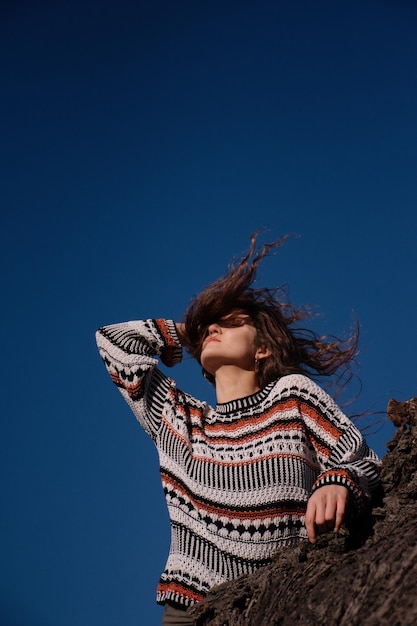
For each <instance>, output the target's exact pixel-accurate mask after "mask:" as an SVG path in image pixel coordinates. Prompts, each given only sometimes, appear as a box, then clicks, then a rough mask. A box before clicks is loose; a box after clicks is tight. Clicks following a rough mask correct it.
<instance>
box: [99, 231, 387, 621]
mask: <svg viewBox="0 0 417 626" xmlns="http://www.w3.org/2000/svg"><path fill="white" fill-rule="evenodd" d="M284 239H285V238H282V239H280V240H278V241H276V242H274V243H272V244H267V245H264V246H263V248H262V249H261V251H258V249H257V247H256V237H255V236H252V238H251V242H252V245H251V248H250V250H249V252H248V254H247V255H246V256H245V257H244V258H243V259H242V261H241V262H240V263H239V264H237V265H235V266H232V267H231V268H230V269H229V271H228V273H227V274H226V275H225V276H224V277H223V278H221V279H219V280H217V281H216V282H214V283H213V284H212V285H210V286H209V287H208V288H207V289H205V290H204V291H203V292H202V293H201V294H200V295H199V296H198V297H197V298H195V299H194V301H193V302H192V304H191V305H190V307H189V308H188V310H187V312H186V314H185V316H184V322H183V323H181V324H175V323H174V322H173V321H170V320H162V319H159V320H146V321H142V322H128V323H123V324H116V325H112V326H106V327H103V328H101V329H100V330H99V331H98V332H97V343H98V347H99V350H100V354H101V356H102V358H103V360H104V363H105V365H106V367H107V369H108V371H109V373H110V375H111V377H112V379H113V381H114V383H115V384H116V385H117V386H118V387H119V389H120V391H121V393H122V395H123V396H124V398H125V399H126V401H127V402H128V404H129V405H130V407H131V408H132V410H133V412H134V414H135V415H136V417H137V419H138V420H139V422H140V424H141V425H142V426H143V428H144V429H145V430H146V431H147V433H148V434H149V435H150V436H151V437H152V439H153V441H154V443H155V444H156V446H157V449H158V453H159V458H160V468H161V478H162V484H163V488H164V491H165V496H166V501H167V505H168V510H169V515H170V521H171V548H170V553H169V557H168V561H167V565H166V568H165V571H164V572H163V574H162V576H161V579H160V582H159V585H158V590H157V601H158V602H159V603H161V604H164V605H165V613H164V621H163V623H164V624H166V625H168V624H191V623H192V621H191V620H190V618H189V617H188V616H187V614H186V613H185V610H186V609H187V607H189V606H190V605H192V604H193V603H195V602H199V601H201V600H202V599H203V598H204V596H205V595H206V594H207V592H208V591H209V590H210V589H211V588H212V587H213V586H215V585H218V584H220V583H222V582H224V581H226V580H230V579H233V578H235V577H237V576H239V575H241V574H244V573H250V572H253V571H254V570H256V569H257V568H259V567H260V566H262V565H265V564H267V563H269V562H270V561H271V559H272V557H273V556H274V554H275V553H276V552H277V550H278V549H280V548H282V547H284V546H289V545H293V544H295V543H297V542H299V541H301V540H304V539H307V538H308V539H309V540H310V541H311V542H313V543H314V542H315V541H316V538H317V535H318V534H320V533H322V532H328V531H331V530H334V531H336V532H337V531H338V530H339V529H340V527H341V524H342V523H343V521H344V520H345V519H346V517H347V516H355V515H359V514H360V513H361V512H362V511H363V510H364V508H366V506H367V503H368V502H369V499H370V497H371V493H372V491H373V490H374V489H375V487H376V486H377V484H378V474H379V459H378V458H377V456H376V455H375V453H374V452H372V451H371V450H370V449H369V448H368V446H367V445H366V443H365V441H364V439H363V437H362V435H361V433H360V432H359V431H358V430H357V428H356V427H355V426H354V425H353V423H352V422H351V421H350V420H349V419H348V418H347V417H346V416H345V415H344V414H343V413H342V411H341V410H340V408H339V407H338V406H337V405H336V403H335V402H334V401H333V399H332V398H331V397H330V396H329V395H328V394H327V393H326V392H325V391H324V390H323V389H322V388H321V387H319V386H318V385H317V384H316V383H315V382H313V380H312V376H333V375H337V376H338V377H339V380H340V377H343V376H344V375H345V374H346V373H349V368H350V365H351V363H352V361H353V359H354V356H355V353H356V346H357V332H356V333H355V334H354V336H353V337H352V338H351V340H349V341H348V342H345V343H343V342H340V341H339V340H337V339H335V338H320V337H319V336H318V335H316V334H315V333H313V332H311V331H306V330H300V329H296V328H294V323H295V322H298V321H299V320H301V319H302V318H305V317H307V316H308V314H307V313H306V311H305V310H304V309H300V308H296V307H294V306H293V305H292V304H290V303H289V302H288V301H286V300H284V298H283V295H284V292H283V290H282V289H280V290H274V291H271V290H269V289H259V288H257V289H255V288H254V287H252V284H253V281H254V279H255V276H256V271H257V267H258V265H259V263H260V261H261V260H262V259H263V258H264V257H265V256H266V255H267V254H268V252H269V250H270V249H271V248H272V247H277V246H279V245H281V244H282V242H283V240H284ZM182 346H184V347H185V348H187V349H188V351H189V352H190V353H191V354H192V356H194V357H195V358H196V359H197V361H198V362H199V363H200V364H201V365H202V368H203V373H204V375H205V377H206V378H208V380H210V381H211V382H212V383H213V384H214V385H215V390H216V398H217V406H216V407H215V408H212V407H210V406H209V405H208V404H207V403H206V402H202V401H199V400H197V399H196V398H193V397H191V396H190V395H188V394H186V393H183V392H182V391H180V390H179V389H178V388H177V387H176V385H175V382H174V381H173V380H172V379H170V378H168V377H166V376H165V375H164V374H163V373H162V372H161V371H160V370H159V369H158V367H157V359H156V358H155V357H157V356H159V357H160V358H161V360H162V362H163V363H165V364H166V365H168V366H172V365H175V364H176V363H178V362H179V361H180V360H181V355H182Z"/></svg>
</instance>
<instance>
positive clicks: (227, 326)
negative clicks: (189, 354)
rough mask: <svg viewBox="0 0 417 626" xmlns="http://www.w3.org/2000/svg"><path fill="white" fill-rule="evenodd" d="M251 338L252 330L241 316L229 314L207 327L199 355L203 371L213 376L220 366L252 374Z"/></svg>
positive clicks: (253, 334) (253, 345)
mask: <svg viewBox="0 0 417 626" xmlns="http://www.w3.org/2000/svg"><path fill="white" fill-rule="evenodd" d="M255 337H256V330H255V328H254V326H253V325H252V323H251V320H250V317H249V316H248V315H245V314H244V313H231V314H230V315H226V316H225V317H224V318H222V319H221V320H219V322H217V323H213V324H210V326H209V327H208V329H207V333H206V336H205V338H204V341H203V345H202V349H201V355H200V361H201V364H202V366H203V368H204V369H205V370H206V371H207V372H209V373H210V374H212V375H213V376H214V375H215V373H216V371H217V370H218V369H219V367H221V366H223V365H233V366H235V367H238V368H240V369H243V370H253V369H254V366H255V354H256V346H255Z"/></svg>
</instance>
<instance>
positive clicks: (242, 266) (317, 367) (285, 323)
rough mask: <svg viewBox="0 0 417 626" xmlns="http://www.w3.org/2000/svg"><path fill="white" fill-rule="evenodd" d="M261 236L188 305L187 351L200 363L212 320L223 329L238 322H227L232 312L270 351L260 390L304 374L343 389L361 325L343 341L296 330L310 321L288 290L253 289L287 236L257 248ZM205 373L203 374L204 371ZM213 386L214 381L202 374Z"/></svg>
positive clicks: (261, 372)
mask: <svg viewBox="0 0 417 626" xmlns="http://www.w3.org/2000/svg"><path fill="white" fill-rule="evenodd" d="M257 234H258V233H257V232H255V233H254V234H252V235H251V237H250V240H251V247H250V249H249V251H248V252H247V254H246V255H245V256H244V257H243V258H242V260H241V261H240V262H238V263H233V264H231V265H230V267H229V269H228V271H227V273H226V274H225V275H224V276H223V277H222V278H219V279H218V280H216V281H214V282H213V283H212V284H211V285H209V286H208V287H206V289H204V290H203V291H202V292H201V293H200V294H199V295H198V296H197V297H195V298H194V300H193V301H192V302H191V304H190V305H189V307H188V309H187V310H186V312H185V315H184V324H185V337H184V338H183V343H184V345H185V347H186V348H187V350H188V352H189V353H190V354H191V355H192V356H193V357H194V358H196V359H197V361H198V362H200V354H201V348H202V342H203V340H204V337H205V335H206V332H207V328H208V326H209V325H210V324H212V323H213V322H219V321H222V322H221V323H222V325H233V324H235V323H236V318H235V316H232V317H231V318H228V320H224V317H225V316H228V315H230V313H232V312H235V311H236V312H238V313H244V314H246V315H248V316H249V318H250V323H252V324H253V326H254V327H255V329H256V331H257V332H256V340H255V341H256V347H261V346H263V347H266V348H269V350H270V351H271V355H270V356H269V357H267V358H264V359H262V360H260V361H259V362H258V363H257V366H256V373H257V377H258V382H259V386H260V387H261V388H262V387H264V386H265V385H267V384H268V383H269V382H271V381H273V380H275V379H277V378H279V377H281V376H285V375H287V374H305V375H307V376H310V377H315V376H333V375H335V377H336V381H337V382H338V385H339V386H343V387H344V386H345V385H346V384H347V382H348V381H349V380H350V378H351V376H352V368H351V366H352V363H353V362H354V359H355V355H356V352H357V344H358V327H357V325H356V327H355V329H354V331H353V333H352V334H351V336H350V337H349V338H348V339H347V340H346V341H343V340H341V339H338V338H337V337H334V336H330V335H327V336H319V335H318V334H317V333H315V332H314V331H312V330H308V329H305V328H297V327H295V326H294V324H296V323H297V322H299V321H300V320H303V319H307V318H309V317H311V313H310V311H309V309H308V308H306V307H297V306H295V305H294V304H292V303H291V302H290V301H289V299H288V297H287V291H286V289H285V287H284V286H281V287H278V288H275V289H268V288H254V287H252V284H253V282H254V280H255V278H256V273H257V269H258V266H259V264H260V262H261V261H262V259H263V258H264V257H266V256H267V255H268V254H269V252H270V250H271V249H272V248H278V247H279V246H281V245H282V244H283V243H284V241H285V240H286V239H287V237H288V236H287V235H285V236H283V237H281V238H280V239H278V240H277V241H274V242H272V243H267V244H263V246H262V247H261V248H260V249H258V246H257V242H256V238H257ZM203 371H204V370H203ZM204 375H205V376H206V378H208V379H209V380H210V381H211V382H213V383H214V378H213V376H211V374H209V373H208V372H204Z"/></svg>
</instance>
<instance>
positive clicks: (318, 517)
mask: <svg viewBox="0 0 417 626" xmlns="http://www.w3.org/2000/svg"><path fill="white" fill-rule="evenodd" d="M348 497H349V492H348V490H347V488H346V487H342V486H340V485H327V486H325V487H320V489H317V491H315V492H314V493H313V495H312V496H311V498H310V499H309V501H308V504H307V511H306V521H305V523H306V529H307V536H308V538H309V540H310V541H311V543H315V542H316V541H317V537H318V535H320V534H323V533H327V532H330V531H332V530H334V531H335V532H338V531H339V530H340V527H341V525H342V523H343V519H344V517H345V513H346V506H347V502H348Z"/></svg>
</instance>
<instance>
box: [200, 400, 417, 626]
mask: <svg viewBox="0 0 417 626" xmlns="http://www.w3.org/2000/svg"><path fill="white" fill-rule="evenodd" d="M388 416H389V417H390V419H391V420H392V422H393V423H394V425H395V426H396V427H397V430H396V432H395V434H394V437H393V439H392V441H390V442H389V444H388V445H387V449H388V453H387V454H386V456H385V457H384V458H383V461H382V472H381V486H382V487H381V492H380V493H379V494H377V496H376V499H375V502H374V505H373V508H372V510H371V511H370V513H369V514H368V516H367V517H366V518H362V519H361V520H360V522H357V523H356V525H355V526H351V527H350V528H348V529H344V530H343V532H340V533H338V534H334V533H331V534H328V535H323V536H322V537H320V539H319V541H318V542H317V543H316V544H315V545H312V544H310V543H308V542H305V543H303V544H301V545H300V546H298V547H296V548H286V549H284V550H282V551H280V552H279V553H278V554H277V556H276V558H275V560H274V562H273V563H271V564H270V565H268V566H267V567H263V568H261V569H259V570H258V571H257V572H255V573H254V574H252V575H251V576H242V577H241V578H238V579H237V580H234V581H231V582H228V583H225V584H224V585H221V586H219V587H217V588H215V589H213V590H212V591H211V592H210V594H209V595H208V596H207V598H206V599H205V600H204V601H203V602H201V603H199V604H197V605H194V607H192V608H191V609H190V611H189V612H190V615H192V617H193V619H194V620H195V625H196V626H294V625H297V626H336V625H337V626H411V625H414V624H417V589H416V582H417V542H416V536H417V398H413V399H412V400H409V401H408V402H397V401H396V400H390V402H389V405H388Z"/></svg>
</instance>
